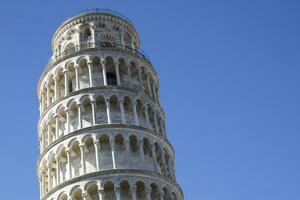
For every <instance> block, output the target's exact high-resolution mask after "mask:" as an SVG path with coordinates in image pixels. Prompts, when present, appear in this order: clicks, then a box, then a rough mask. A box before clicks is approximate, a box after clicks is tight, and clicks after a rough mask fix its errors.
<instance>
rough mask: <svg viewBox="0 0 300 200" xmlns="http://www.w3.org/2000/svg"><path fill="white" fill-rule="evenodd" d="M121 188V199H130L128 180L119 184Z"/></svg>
mask: <svg viewBox="0 0 300 200" xmlns="http://www.w3.org/2000/svg"><path fill="white" fill-rule="evenodd" d="M120 188H121V199H122V200H131V199H132V197H131V194H130V185H129V183H128V181H122V182H121V184H120Z"/></svg>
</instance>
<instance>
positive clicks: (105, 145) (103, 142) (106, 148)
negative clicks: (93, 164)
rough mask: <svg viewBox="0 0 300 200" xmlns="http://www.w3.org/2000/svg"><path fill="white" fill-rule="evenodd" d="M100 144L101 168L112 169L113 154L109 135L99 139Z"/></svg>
mask: <svg viewBox="0 0 300 200" xmlns="http://www.w3.org/2000/svg"><path fill="white" fill-rule="evenodd" d="M99 144H100V153H99V160H100V168H101V170H105V169H112V168H113V163H112V153H111V144H110V141H109V137H108V136H107V135H102V136H101V137H100V139H99Z"/></svg>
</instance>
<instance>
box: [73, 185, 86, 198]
mask: <svg viewBox="0 0 300 200" xmlns="http://www.w3.org/2000/svg"><path fill="white" fill-rule="evenodd" d="M70 196H71V198H72V200H83V196H82V189H81V188H79V187H78V186H77V187H75V188H73V189H72V190H71V192H70Z"/></svg>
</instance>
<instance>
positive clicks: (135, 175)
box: [37, 10, 184, 200]
mask: <svg viewBox="0 0 300 200" xmlns="http://www.w3.org/2000/svg"><path fill="white" fill-rule="evenodd" d="M139 47H140V39H139V37H138V33H137V32H136V30H135V28H134V26H133V25H132V23H131V22H130V21H129V20H128V19H126V18H125V17H122V16H121V15H119V14H117V13H114V12H111V11H107V10H105V11H101V10H95V11H88V12H84V13H81V14H79V15H77V16H75V17H72V18H70V19H68V20H67V21H65V22H64V23H63V24H61V26H60V27H59V28H58V30H57V31H56V32H55V34H54V37H53V40H52V50H53V56H52V57H51V59H50V61H49V63H48V65H47V66H46V68H45V71H44V73H43V74H42V76H41V78H40V80H39V83H38V96H39V101H40V120H39V122H38V133H39V145H40V151H41V153H40V157H39V160H38V163H37V171H38V176H39V181H40V196H41V199H43V200H183V198H184V197H183V192H182V190H181V188H180V186H179V185H178V184H177V183H176V179H175V170H174V150H173V148H172V146H171V144H170V143H169V142H168V139H167V136H166V127H165V113H164V111H163V109H162V107H161V105H160V102H159V94H158V93H159V92H158V90H159V79H158V76H157V74H156V71H155V69H154V68H153V66H152V64H151V62H150V60H149V59H148V58H147V57H146V56H144V54H143V53H141V52H140V51H139Z"/></svg>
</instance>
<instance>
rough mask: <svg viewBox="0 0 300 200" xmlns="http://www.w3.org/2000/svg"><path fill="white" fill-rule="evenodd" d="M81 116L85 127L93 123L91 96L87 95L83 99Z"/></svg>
mask: <svg viewBox="0 0 300 200" xmlns="http://www.w3.org/2000/svg"><path fill="white" fill-rule="evenodd" d="M81 108H82V110H81V116H82V126H83V128H85V127H89V126H92V125H93V110H92V104H91V100H90V97H89V96H85V97H84V98H82V99H81Z"/></svg>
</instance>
